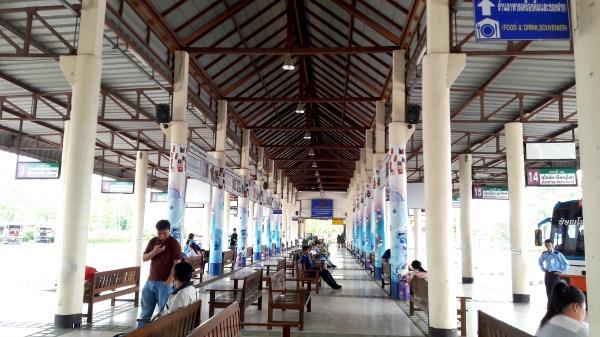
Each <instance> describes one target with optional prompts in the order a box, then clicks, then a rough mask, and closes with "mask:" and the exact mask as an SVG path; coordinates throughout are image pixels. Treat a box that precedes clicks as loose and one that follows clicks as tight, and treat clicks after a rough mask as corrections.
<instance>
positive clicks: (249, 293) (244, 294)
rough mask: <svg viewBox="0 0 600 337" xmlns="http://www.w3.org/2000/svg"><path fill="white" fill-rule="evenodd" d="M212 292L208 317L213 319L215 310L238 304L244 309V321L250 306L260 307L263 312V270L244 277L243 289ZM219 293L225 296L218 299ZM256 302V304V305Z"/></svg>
mask: <svg viewBox="0 0 600 337" xmlns="http://www.w3.org/2000/svg"><path fill="white" fill-rule="evenodd" d="M208 291H209V292H210V296H209V300H208V317H213V315H214V314H215V308H226V307H228V306H229V305H231V304H232V303H233V302H238V303H239V305H240V306H241V307H242V310H241V316H240V317H241V318H242V321H243V320H244V312H245V311H246V308H247V307H249V306H250V305H256V306H258V310H262V270H257V271H256V272H254V273H252V274H250V275H248V276H246V277H244V286H243V287H242V289H241V290H240V289H208ZM217 292H225V294H223V295H221V296H219V297H216V293H217ZM255 302H256V303H255Z"/></svg>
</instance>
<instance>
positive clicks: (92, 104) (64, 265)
mask: <svg viewBox="0 0 600 337" xmlns="http://www.w3.org/2000/svg"><path fill="white" fill-rule="evenodd" d="M105 11H106V1H105V0H96V1H91V0H84V1H83V3H82V11H81V20H80V29H79V44H78V50H77V55H76V56H75V55H74V56H61V58H60V69H61V70H62V72H63V74H64V76H65V77H66V79H67V81H68V82H69V84H71V87H72V91H73V93H72V101H71V118H70V126H69V127H70V130H69V131H70V135H69V138H68V139H67V142H66V143H65V144H64V147H65V148H66V149H68V151H66V152H67V154H66V160H65V165H64V169H65V170H64V172H66V175H65V176H64V177H63V179H64V180H63V184H64V188H63V191H64V195H63V198H64V203H63V207H64V213H63V214H64V223H63V226H62V230H61V238H60V243H61V244H60V256H61V262H60V264H59V268H60V269H59V272H58V289H57V299H58V303H57V307H56V311H55V315H54V325H55V326H56V327H58V328H73V327H79V326H80V325H81V294H83V281H84V280H83V276H84V267H85V257H86V256H85V255H86V248H87V238H88V225H89V218H90V199H91V183H92V173H93V170H94V152H95V151H94V150H95V146H96V123H97V120H98V97H99V94H98V93H99V92H100V80H101V77H102V34H103V32H104V17H105Z"/></svg>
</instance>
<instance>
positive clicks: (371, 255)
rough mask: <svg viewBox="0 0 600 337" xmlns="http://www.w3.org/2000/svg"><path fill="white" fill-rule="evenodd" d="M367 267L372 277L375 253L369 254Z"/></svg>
mask: <svg viewBox="0 0 600 337" xmlns="http://www.w3.org/2000/svg"><path fill="white" fill-rule="evenodd" d="M369 268H370V269H371V270H370V273H371V277H373V276H374V275H375V253H370V254H369Z"/></svg>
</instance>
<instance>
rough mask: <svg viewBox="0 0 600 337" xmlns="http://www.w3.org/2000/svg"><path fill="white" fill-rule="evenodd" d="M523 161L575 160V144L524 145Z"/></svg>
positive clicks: (546, 143)
mask: <svg viewBox="0 0 600 337" xmlns="http://www.w3.org/2000/svg"><path fill="white" fill-rule="evenodd" d="M525 160H533V161H548V160H577V148H576V146H575V142H531V143H525Z"/></svg>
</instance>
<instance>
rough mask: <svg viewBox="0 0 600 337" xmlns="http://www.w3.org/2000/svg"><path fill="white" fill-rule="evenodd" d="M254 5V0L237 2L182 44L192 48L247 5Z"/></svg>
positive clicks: (189, 36)
mask: <svg viewBox="0 0 600 337" xmlns="http://www.w3.org/2000/svg"><path fill="white" fill-rule="evenodd" d="M250 3H252V0H241V1H238V2H236V3H235V4H234V5H233V6H231V7H229V8H228V9H227V10H226V11H224V12H223V13H221V14H219V15H217V16H215V17H214V18H212V19H211V20H210V21H208V22H207V23H206V24H204V25H202V26H201V27H200V29H198V30H196V31H194V32H193V33H192V34H190V35H188V36H186V37H185V38H184V39H183V41H182V44H183V45H184V46H190V45H191V44H193V43H194V42H196V41H198V40H199V39H200V38H202V37H203V36H204V35H206V34H208V33H210V32H211V31H212V30H213V29H215V28H216V27H217V26H218V25H219V24H221V23H223V22H224V21H225V20H227V19H229V18H230V17H231V16H233V15H235V14H236V13H237V12H239V11H241V10H242V9H244V8H245V7H246V6H247V5H249V4H250Z"/></svg>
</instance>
